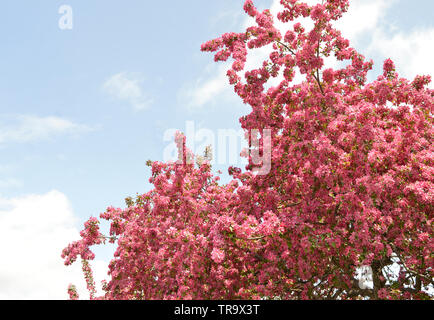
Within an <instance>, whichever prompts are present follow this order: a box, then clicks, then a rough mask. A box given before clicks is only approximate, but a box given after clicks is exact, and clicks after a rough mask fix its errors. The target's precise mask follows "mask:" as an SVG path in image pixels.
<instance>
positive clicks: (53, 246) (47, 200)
mask: <svg viewBox="0 0 434 320" xmlns="http://www.w3.org/2000/svg"><path fill="white" fill-rule="evenodd" d="M75 220H76V218H75V216H74V213H73V211H72V209H71V205H70V202H69V200H68V198H67V197H66V196H65V195H64V194H63V193H61V192H59V191H56V190H54V191H51V192H48V193H46V194H42V195H27V196H22V197H18V198H9V199H8V198H2V197H0V225H1V226H2V232H1V233H0V243H2V246H1V248H2V253H1V254H2V258H1V263H0V299H2V300H4V299H66V298H67V293H66V289H67V286H68V284H69V283H71V282H72V283H74V284H75V285H76V286H77V289H78V290H79V293H80V294H82V295H83V298H85V297H86V294H85V293H86V292H87V290H86V284H85V281H84V279H83V276H82V273H81V266H80V263H75V264H74V265H72V266H69V267H66V266H65V265H64V264H63V261H62V258H61V257H60V255H61V252H62V249H63V248H64V247H66V245H67V244H68V243H70V242H71V241H74V240H78V239H79V232H78V230H77V229H76V228H75V226H74V224H75ZM92 266H93V267H94V273H95V278H96V283H97V284H98V286H97V287H99V288H100V285H99V284H100V280H102V279H103V278H104V275H105V274H106V272H107V263H106V262H104V261H102V260H97V261H93V262H92ZM99 293H101V290H99ZM87 297H88V295H87Z"/></svg>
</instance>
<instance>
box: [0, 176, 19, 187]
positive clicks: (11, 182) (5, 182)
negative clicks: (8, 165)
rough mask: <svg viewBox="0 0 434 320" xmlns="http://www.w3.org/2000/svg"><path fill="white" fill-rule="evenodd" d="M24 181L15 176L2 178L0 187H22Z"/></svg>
mask: <svg viewBox="0 0 434 320" xmlns="http://www.w3.org/2000/svg"><path fill="white" fill-rule="evenodd" d="M21 186H22V182H21V181H20V180H17V179H14V178H8V179H0V189H9V188H17V187H21Z"/></svg>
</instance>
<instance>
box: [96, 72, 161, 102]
mask: <svg viewBox="0 0 434 320" xmlns="http://www.w3.org/2000/svg"><path fill="white" fill-rule="evenodd" d="M142 83H143V78H142V76H141V75H140V74H136V73H126V72H121V73H118V74H115V75H113V76H111V77H110V78H108V79H107V80H106V81H105V82H104V84H103V89H104V91H105V92H106V93H108V94H109V95H110V96H112V97H113V98H116V99H118V100H122V101H126V102H128V103H129V104H130V105H131V106H132V107H133V108H134V110H143V109H146V108H148V107H149V106H151V105H152V103H153V99H152V98H150V97H148V96H147V95H146V94H145V92H144V91H143V89H142Z"/></svg>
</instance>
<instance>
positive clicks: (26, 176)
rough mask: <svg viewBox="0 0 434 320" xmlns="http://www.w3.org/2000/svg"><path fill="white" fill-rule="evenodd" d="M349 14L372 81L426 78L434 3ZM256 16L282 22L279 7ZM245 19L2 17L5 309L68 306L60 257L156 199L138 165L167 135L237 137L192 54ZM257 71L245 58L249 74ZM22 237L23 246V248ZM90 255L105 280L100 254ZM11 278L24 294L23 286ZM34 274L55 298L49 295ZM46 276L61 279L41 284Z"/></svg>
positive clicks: (114, 10)
mask: <svg viewBox="0 0 434 320" xmlns="http://www.w3.org/2000/svg"><path fill="white" fill-rule="evenodd" d="M311 2H313V0H312V1H311ZM351 2H352V3H353V6H352V11H351V12H350V13H349V14H348V15H347V17H346V18H345V19H344V20H343V21H342V23H341V25H340V26H341V27H342V30H343V33H344V35H347V36H348V37H349V38H350V40H351V41H352V44H353V46H355V47H356V48H357V49H359V50H360V51H361V52H362V53H363V54H365V55H366V56H367V57H369V58H372V59H374V62H375V65H376V67H375V70H374V71H373V72H372V73H371V75H370V77H371V79H374V78H375V77H376V76H377V75H378V73H379V70H381V67H382V61H383V60H384V59H385V58H388V57H392V59H394V60H395V62H396V65H397V66H398V72H400V73H401V74H402V75H403V76H406V77H410V78H411V77H414V76H415V75H416V74H419V73H425V74H431V75H434V62H433V59H432V52H433V49H434V44H433V43H434V41H433V40H434V22H433V20H432V12H434V2H432V1H429V0H417V1H404V0H362V1H361V0H358V1H351ZM255 3H256V4H257V6H258V7H259V8H261V9H265V8H268V7H270V6H272V7H273V8H277V4H278V1H276V0H263V1H261V0H257V1H255ZM62 5H69V6H70V7H71V8H72V13H73V16H72V17H73V18H72V19H73V20H72V21H73V27H72V29H71V30H61V29H60V28H59V24H58V22H59V19H60V18H61V17H62V14H59V12H58V10H59V8H60V7H61V6H62ZM242 5H243V1H241V0H239V1H238V0H219V1H203V0H200V1H199V0H188V1H169V2H162V1H139V0H127V1H113V0H104V1H102V0H91V1H89V0H86V1H85V0H63V1H54V0H53V1H52V0H49V1H28V0H27V1H23V0H14V1H12V0H10V1H2V2H1V3H0V39H1V43H2V45H1V49H0V50H1V51H0V58H1V59H0V224H2V225H6V226H8V228H9V229H10V231H8V232H6V233H5V234H4V235H3V236H2V237H3V238H2V237H0V240H1V242H0V243H1V244H0V248H1V246H5V247H4V248H2V249H3V250H9V251H10V254H11V255H12V259H11V261H10V262H8V263H6V264H3V266H2V267H0V298H3V299H5V298H16V297H18V298H45V297H48V298H53V297H56V298H65V297H66V296H65V290H64V289H63V288H66V286H64V282H66V283H69V282H70V281H82V280H75V279H77V277H78V279H81V278H80V275H79V272H78V271H79V270H78V269H77V268H75V269H74V268H71V269H70V270H73V271H70V273H65V271H64V269H67V268H64V267H63V266H62V261H61V259H60V251H59V248H60V249H61V248H63V247H64V246H65V245H66V244H67V243H68V242H69V241H71V240H74V239H77V231H78V230H79V229H80V228H81V226H82V223H83V222H84V221H85V220H87V218H88V217H89V216H91V215H93V216H97V215H99V213H100V212H103V211H104V210H105V208H106V207H107V206H110V205H113V206H124V198H125V197H127V196H131V195H135V194H136V193H143V192H144V191H146V190H148V189H149V188H150V186H149V184H148V182H147V181H148V178H149V170H148V168H147V167H146V166H145V162H146V161H147V160H148V159H152V160H163V152H164V149H165V147H167V145H168V144H169V142H167V141H164V139H163V135H164V132H165V131H166V130H167V129H171V128H178V129H180V130H185V125H186V121H194V123H195V126H196V127H197V128H208V129H211V130H214V131H216V130H217V129H227V128H234V129H239V124H238V119H239V117H240V116H242V115H244V114H247V113H248V112H249V110H250V109H249V108H248V107H247V106H245V105H243V104H242V103H241V102H240V101H239V99H238V98H237V97H236V96H235V94H234V93H233V92H232V90H231V88H230V87H229V86H228V85H227V84H226V82H225V81H226V80H225V78H224V70H225V69H224V65H223V64H220V65H218V64H215V63H214V62H213V57H212V56H211V55H210V54H206V53H201V52H200V50H199V49H200V44H201V43H203V42H205V41H207V40H209V39H212V38H215V37H217V36H219V35H221V34H222V33H224V32H230V31H242V26H244V25H245V24H246V23H248V20H247V19H246V16H245V15H244V14H243V13H242ZM260 57H261V53H258V54H256V55H253V57H252V61H250V62H251V63H252V65H254V64H255V63H257V62H258V61H259V60H260ZM230 164H231V163H226V164H224V165H216V167H215V168H216V169H221V170H225V169H226V168H227V167H228V165H230ZM56 215H57V216H56ZM35 217H37V218H35ZM56 219H57V220H56ZM55 226H57V227H56V228H58V229H56V231H53V228H54V227H55ZM30 229H32V230H33V231H32V232H33V233H32V237H31V238H29V239H27V238H26V237H25V236H23V235H22V234H24V233H27V234H28V233H29V230H30ZM47 230H48V231H47ZM59 230H60V231H59ZM63 231H64V232H63ZM50 237H51V238H50ZM25 239H27V240H25ZM47 239H48V240H47ZM3 240H5V241H8V243H10V245H8V246H7V248H6V244H5V243H4V242H3ZM38 241H39V242H38ZM52 243H56V244H55V245H54V244H52ZM44 245H46V246H47V247H46V248H45V247H44ZM24 248H26V250H31V251H35V252H36V251H37V250H38V249H43V251H45V252H46V253H41V254H42V256H43V258H42V259H37V258H35V260H34V263H35V270H33V271H32V272H33V273H31V272H29V271H28V270H26V267H24V266H23V264H24V263H25V258H23V257H20V252H22V251H23V250H24ZM44 249H45V250H44ZM9 251H8V252H9ZM98 252H100V253H101V256H102V257H101V260H98V261H96V262H95V268H96V269H97V272H99V276H101V274H102V273H104V271H103V270H104V263H106V261H107V259H108V252H107V251H98ZM44 254H45V256H44ZM23 259H24V260H23ZM37 260H43V261H49V262H47V264H46V265H42V264H41V263H40V262H35V261H37ZM59 262H60V265H59V264H58V263H59ZM1 264H2V263H1V262H0V265H1ZM47 265H48V267H47ZM17 270H18V271H17ZM47 270H49V271H47ZM68 270H69V269H68ZM68 272H69V271H68ZM19 273H21V275H22V276H21V277H24V279H26V277H28V279H32V280H31V281H30V280H28V281H27V282H25V281H24V280H19V278H20V275H19ZM35 273H37V274H40V275H41V276H40V277H41V279H43V280H40V281H41V283H43V285H45V286H48V287H49V288H50V290H48V291H47V292H46V293H44V294H45V295H44V294H42V296H41V292H40V290H38V289H37V288H38V286H39V285H40V283H39V282H38V281H37V280H34V278H35V277H34V276H35ZM47 274H52V275H55V276H53V277H52V280H47ZM23 275H24V276H23ZM102 276H103V275H102ZM56 277H57V278H56ZM59 279H60V280H59ZM20 281H24V282H23V283H21V282H20ZM32 281H33V282H32ZM24 283H26V284H24ZM2 284H3V285H2ZM77 284H78V285H79V287H80V286H82V285H83V284H81V285H80V283H77ZM21 286H22V287H21ZM62 286H63V287H62ZM82 287H83V286H82Z"/></svg>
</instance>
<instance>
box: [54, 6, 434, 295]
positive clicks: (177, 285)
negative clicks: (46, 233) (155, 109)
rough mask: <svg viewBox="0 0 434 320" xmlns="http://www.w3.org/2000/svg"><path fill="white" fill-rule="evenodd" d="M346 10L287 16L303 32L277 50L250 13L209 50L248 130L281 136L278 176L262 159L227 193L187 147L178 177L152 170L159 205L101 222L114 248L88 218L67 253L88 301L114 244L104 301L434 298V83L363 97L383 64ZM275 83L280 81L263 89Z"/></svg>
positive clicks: (388, 77)
mask: <svg viewBox="0 0 434 320" xmlns="http://www.w3.org/2000/svg"><path fill="white" fill-rule="evenodd" d="M348 2H349V1H348V0H324V1H322V3H321V4H317V5H314V6H309V5H308V4H306V3H303V2H301V1H296V0H281V4H282V5H283V8H284V9H283V10H282V12H280V13H279V14H278V16H277V18H278V19H279V20H280V21H281V22H284V23H288V24H289V25H290V26H291V28H290V30H289V31H288V32H286V33H285V34H281V32H280V30H278V29H277V28H276V27H275V24H274V21H273V17H272V15H271V14H270V12H269V11H268V10H265V11H263V12H259V11H258V10H257V9H256V8H255V6H254V4H253V3H252V1H251V0H247V1H246V2H245V4H244V10H245V11H246V13H247V14H248V15H250V16H251V17H253V18H255V21H256V25H255V26H252V27H249V28H247V30H245V31H244V32H241V33H226V34H224V35H222V36H221V37H220V38H217V39H214V40H211V41H208V42H206V43H204V44H203V45H202V51H208V52H215V60H216V61H226V60H227V59H229V58H233V60H234V62H233V64H232V67H231V68H230V69H229V70H228V72H227V75H228V78H229V82H230V84H231V85H233V87H234V90H235V92H236V94H238V95H239V96H240V97H241V99H242V100H243V102H244V103H246V104H249V105H250V106H251V108H252V111H251V113H250V114H248V115H247V116H244V117H242V118H241V119H240V123H241V125H242V127H243V128H244V129H245V130H246V131H250V130H257V129H259V130H265V129H268V130H270V131H271V143H272V146H273V148H272V153H271V170H270V172H269V173H268V174H265V175H260V174H255V173H254V167H255V165H256V163H253V162H252V161H251V159H250V163H249V165H247V167H246V170H245V171H242V170H241V169H238V168H233V167H231V168H229V173H230V174H231V176H232V178H233V179H232V181H231V182H230V183H228V184H225V185H220V184H219V183H218V177H214V176H213V174H212V172H211V166H210V163H209V161H208V160H209V159H206V157H205V159H204V158H201V159H200V161H197V164H196V165H195V163H194V161H191V160H192V159H193V158H194V157H195V156H194V155H192V154H191V152H190V151H189V150H187V149H186V147H185V137H184V136H183V135H182V134H180V133H178V134H177V136H176V142H177V144H178V150H179V161H177V162H168V163H161V162H149V163H148V164H149V165H150V166H152V177H151V178H150V182H151V183H153V185H154V189H152V190H151V191H150V192H148V193H145V194H143V195H139V196H137V198H136V199H134V200H133V199H131V198H130V199H127V205H128V207H127V208H126V209H115V208H112V207H110V208H108V209H107V211H106V212H105V213H103V214H101V216H100V218H101V219H106V220H109V221H110V222H111V229H110V235H109V236H108V237H107V236H104V235H102V233H101V232H100V230H99V220H98V219H96V218H91V219H90V220H89V221H87V222H86V223H85V228H84V230H83V231H82V232H81V236H82V239H81V240H79V241H77V242H74V243H72V244H70V245H69V246H68V247H67V248H65V249H64V251H63V253H62V257H63V258H64V259H65V264H67V265H68V264H71V263H72V262H74V261H75V260H76V259H77V257H78V256H81V259H82V260H83V271H84V273H85V278H86V281H87V283H88V288H89V290H90V293H91V298H94V295H95V285H94V283H93V278H92V271H91V270H90V267H89V264H88V260H92V259H93V258H94V254H93V253H92V251H91V250H90V247H91V246H92V245H96V244H101V243H104V242H105V241H109V242H112V243H115V242H117V246H118V247H117V250H116V252H115V256H114V259H113V260H112V261H111V263H110V265H109V275H110V277H111V279H110V281H109V282H108V283H104V286H103V289H104V291H105V295H104V296H103V297H101V298H104V299H192V298H193V299H241V298H242V299H259V298H264V297H267V298H281V299H361V298H371V299H430V298H432V291H429V290H428V289H429V288H431V289H432V286H433V275H434V270H433V267H434V256H433V249H434V240H433V237H432V235H433V222H434V220H433V218H434V207H433V204H434V203H433V195H434V182H433V178H434V147H433V144H432V139H433V133H434V132H433V104H434V91H433V90H430V89H429V88H428V87H427V85H428V84H429V83H430V77H429V76H417V77H416V78H415V79H414V80H413V81H408V80H406V79H403V78H400V77H399V76H398V73H397V72H396V70H395V67H394V64H393V62H392V61H391V60H386V61H385V63H384V73H383V74H382V75H381V76H379V77H378V79H377V80H376V81H374V82H372V83H368V82H367V77H366V75H367V72H368V71H369V70H370V69H371V68H372V65H373V63H372V61H366V60H365V58H364V57H363V56H362V55H361V54H360V53H358V52H357V51H356V50H355V49H354V48H351V47H350V45H349V41H348V40H346V39H344V38H343V37H342V36H341V33H340V32H339V31H338V30H336V29H335V28H334V27H333V23H334V22H335V21H336V20H338V19H339V18H340V17H341V16H342V14H344V13H345V12H346V11H347V9H348V5H349V3H348ZM301 17H304V18H310V19H311V20H312V22H313V27H312V29H310V30H305V27H303V25H302V24H300V23H299V22H296V20H297V19H299V18H301ZM264 46H271V47H272V50H271V51H272V52H271V54H270V55H269V58H268V59H267V60H265V61H264V62H263V64H262V66H261V67H260V68H258V69H254V70H245V62H246V59H247V56H248V54H249V49H253V48H261V47H264ZM326 58H327V59H331V58H335V59H336V60H337V61H338V62H339V65H341V66H342V67H341V68H326V67H325V66H324V60H325V59H326ZM297 74H299V75H301V77H302V81H294V77H295V76H296V75H297ZM279 77H281V78H279ZM273 78H276V79H281V80H282V81H281V82H280V83H279V84H278V85H277V86H275V87H269V88H267V84H268V83H269V81H270V80H272V79H273ZM264 147H265V146H263V147H261V148H259V149H260V151H263V150H262V149H263V148H264ZM361 267H364V268H367V269H368V270H369V272H370V274H371V277H372V281H371V282H372V283H371V285H366V284H365V283H363V281H360V280H359V279H358V278H357V273H358V272H359V271H360V270H361ZM68 291H69V293H70V295H71V298H78V295H77V292H76V290H75V288H74V287H73V286H71V287H70V288H69V289H68Z"/></svg>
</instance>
